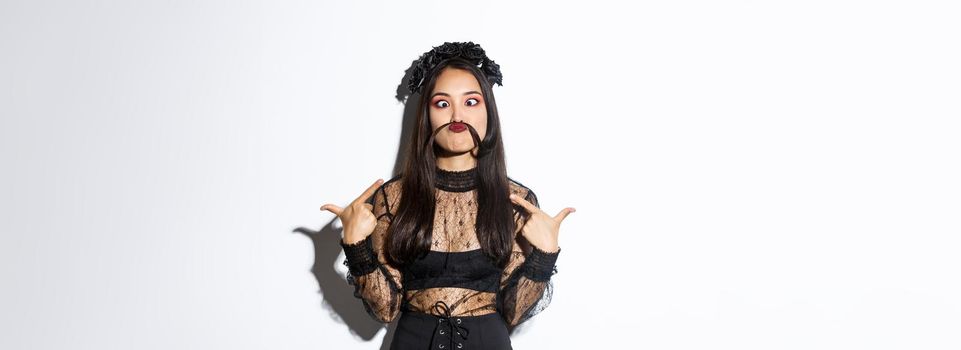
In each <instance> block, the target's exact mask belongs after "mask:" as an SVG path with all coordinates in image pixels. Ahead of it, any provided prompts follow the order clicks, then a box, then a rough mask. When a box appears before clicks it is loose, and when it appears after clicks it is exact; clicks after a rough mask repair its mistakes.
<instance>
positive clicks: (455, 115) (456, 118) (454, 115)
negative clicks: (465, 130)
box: [450, 106, 464, 122]
mask: <svg viewBox="0 0 961 350" xmlns="http://www.w3.org/2000/svg"><path fill="white" fill-rule="evenodd" d="M451 111H452V112H451V114H450V121H451V122H463V121H464V119H463V118H461V116H460V109H458V108H457V106H453V107H451Z"/></svg>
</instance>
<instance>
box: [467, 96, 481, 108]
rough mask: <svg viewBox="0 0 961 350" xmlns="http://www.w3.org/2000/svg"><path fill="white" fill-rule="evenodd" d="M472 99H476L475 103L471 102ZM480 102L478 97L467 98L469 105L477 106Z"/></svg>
mask: <svg viewBox="0 0 961 350" xmlns="http://www.w3.org/2000/svg"><path fill="white" fill-rule="evenodd" d="M470 101H474V103H470ZM478 103H480V100H478V99H476V98H469V99H467V105H468V106H476V105H477V104H478Z"/></svg>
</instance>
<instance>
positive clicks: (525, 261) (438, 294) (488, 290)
mask: <svg viewBox="0 0 961 350" xmlns="http://www.w3.org/2000/svg"><path fill="white" fill-rule="evenodd" d="M436 173H437V191H436V198H435V199H436V211H435V215H434V231H433V233H432V242H431V251H430V252H429V254H428V255H427V256H426V257H424V258H423V259H422V260H418V261H416V262H414V263H413V264H411V265H409V266H391V265H389V264H388V263H387V262H386V259H385V254H384V251H383V249H384V248H383V247H384V241H385V235H386V233H387V229H388V228H389V226H390V224H391V221H392V220H393V217H394V214H395V213H396V211H395V210H396V208H397V204H398V203H399V200H400V195H401V188H400V187H401V186H400V185H401V183H400V181H398V180H399V177H395V178H393V179H391V180H389V181H387V182H385V183H384V184H382V185H381V187H380V188H378V190H377V192H375V194H374V198H373V211H374V214H375V215H376V216H377V219H378V221H377V226H376V228H375V229H374V232H373V233H372V234H371V235H370V236H369V237H368V238H367V239H365V240H364V241H361V242H358V243H355V244H351V245H346V244H344V243H343V241H341V245H342V246H343V248H344V251H345V255H346V257H347V259H346V260H345V261H344V264H345V265H347V266H348V270H349V273H348V275H347V280H348V282H349V283H350V284H351V285H352V286H353V287H354V296H355V297H357V298H359V299H361V300H362V301H363V304H364V307H365V309H366V310H367V312H368V314H370V315H371V317H373V318H374V319H376V320H378V321H379V322H382V323H389V322H391V321H393V320H394V319H395V318H396V317H397V316H398V314H399V313H400V311H403V310H409V311H419V312H424V313H431V309H432V308H434V306H435V305H437V304H438V303H439V302H443V303H444V304H446V305H447V306H449V307H450V311H451V314H452V315H454V316H479V315H486V314H491V313H495V312H499V313H500V315H501V316H502V318H503V319H504V320H505V323H506V324H507V326H508V328H510V329H513V328H514V327H516V326H518V325H520V324H522V323H523V322H524V321H526V320H528V319H530V318H531V317H533V316H534V315H536V314H538V313H540V312H541V311H543V310H544V309H545V308H546V307H547V306H548V305H549V304H550V301H551V296H552V294H553V284H552V282H551V280H550V279H551V276H552V275H553V274H555V273H557V270H556V268H555V262H556V259H557V257H558V254H559V253H560V251H557V252H552V253H549V252H544V251H541V250H540V249H537V248H536V247H534V246H533V245H531V244H529V243H528V242H527V241H526V239H524V238H523V236H522V235H520V228H521V226H522V224H523V222H520V221H519V218H520V216H519V215H517V213H516V212H515V216H514V217H515V220H518V221H517V231H516V232H515V237H517V239H515V241H514V248H513V251H512V253H511V256H510V259H509V262H508V264H507V266H506V267H504V268H503V269H501V268H499V267H497V266H495V265H494V264H493V262H491V260H490V259H488V258H487V257H486V255H484V254H483V253H482V250H481V246H480V242H479V240H478V238H477V234H476V232H475V230H474V223H475V220H476V213H477V191H476V186H475V184H476V168H474V169H470V170H465V171H447V170H443V169H440V168H437V169H436ZM510 191H511V192H512V193H514V194H516V195H518V196H521V197H523V198H525V199H526V200H528V201H529V202H531V203H532V204H534V205H537V206H539V203H538V201H537V196H536V195H535V194H534V192H533V191H532V190H530V189H529V188H527V187H525V186H524V185H522V184H520V183H519V182H517V181H514V180H513V179H511V180H510Z"/></svg>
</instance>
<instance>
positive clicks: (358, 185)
mask: <svg viewBox="0 0 961 350" xmlns="http://www.w3.org/2000/svg"><path fill="white" fill-rule="evenodd" d="M623 3H624V4H620V3H618V4H615V3H613V2H602V1H590V2H586V3H585V2H577V3H560V2H523V3H522V2H507V1H503V2H501V1H482V2H476V1H474V2H464V3H455V2H449V1H433V2H403V3H401V2H384V3H381V4H370V3H368V2H348V1H331V2H328V3H324V2H320V1H206V0H205V1H198V0H191V1H19V0H13V1H11V0H5V1H3V2H2V3H0V51H2V54H0V116H2V124H0V161H2V167H3V168H2V173H0V176H2V181H0V183H2V192H0V204H2V207H0V215H2V222H0V229H2V240H0V269H2V270H0V271H2V275H0V281H2V282H0V283H2V288H0V310H2V311H0V348H3V349H378V348H383V349H386V344H384V343H383V338H384V336H385V334H386V333H387V331H388V329H380V328H378V325H377V324H376V323H374V322H373V321H372V320H371V319H370V318H369V317H368V316H367V315H366V314H365V313H364V312H363V309H362V305H361V304H360V302H359V301H358V300H356V299H351V298H352V296H350V295H349V294H346V293H349V289H347V288H348V286H347V284H346V282H345V281H343V273H344V272H345V271H344V266H343V265H341V262H342V261H343V256H342V255H341V251H340V248H339V247H338V246H336V245H335V243H336V240H337V239H339V233H338V231H337V227H338V226H337V225H338V224H339V222H336V221H335V220H333V219H334V217H333V214H331V213H329V212H320V211H319V207H320V205H321V204H324V203H327V202H333V203H339V204H346V203H347V202H349V201H350V200H352V199H353V198H355V197H356V196H357V195H359V194H360V193H361V192H362V191H363V189H364V188H366V187H367V186H368V185H369V184H370V183H372V182H373V181H374V180H376V179H377V178H384V179H387V178H389V177H390V176H391V171H392V169H393V167H394V162H395V160H396V156H397V147H398V145H399V142H400V139H399V137H400V132H401V121H402V120H403V116H404V114H405V106H404V105H403V104H402V103H401V102H399V101H398V100H397V99H396V97H395V95H396V93H397V89H398V87H399V85H400V84H402V83H403V80H402V79H403V77H404V71H405V70H406V69H407V68H408V67H409V66H410V63H411V62H412V61H413V60H414V59H416V58H417V57H418V56H419V55H420V54H422V53H423V52H425V51H427V50H429V49H430V48H431V47H432V46H436V45H440V44H441V43H443V42H444V41H474V42H475V43H478V44H481V45H482V46H483V47H484V48H485V49H486V50H487V53H488V54H489V55H490V57H491V58H492V59H494V60H495V61H496V62H497V63H498V64H500V65H501V69H502V72H503V73H504V86H497V87H495V88H494V92H495V95H496V97H497V101H498V104H499V107H500V113H501V118H502V122H503V128H504V137H505V144H506V147H507V155H508V167H509V175H510V176H511V177H512V178H515V179H517V180H519V181H521V182H522V183H524V184H525V185H527V186H529V187H531V188H532V189H534V191H535V192H536V193H537V194H538V196H539V199H540V200H541V204H542V208H544V209H545V210H546V211H548V212H549V213H552V214H556V213H557V212H558V211H560V210H561V209H562V208H564V207H566V206H572V207H575V208H577V212H576V213H573V214H571V215H570V216H569V217H568V218H567V220H566V221H565V222H564V224H563V226H562V229H561V236H560V246H561V247H562V248H563V254H562V255H561V257H560V259H559V260H558V271H559V273H558V274H557V275H555V276H554V281H555V286H556V291H555V294H554V301H553V304H552V305H551V306H550V307H549V308H548V309H547V310H545V311H544V312H543V313H542V314H540V315H538V316H537V317H535V318H534V319H533V320H531V321H530V322H529V323H528V324H527V325H526V327H525V328H524V329H523V331H522V332H520V333H519V334H517V335H516V336H515V337H514V338H513V344H514V347H515V348H516V349H548V348H559V347H563V348H566V349H574V348H597V349H599V348H604V347H612V346H623V347H625V348H637V349H642V348H643V349H958V348H961V336H959V333H958V330H959V329H961V280H959V278H958V276H959V268H958V266H961V255H959V254H958V251H959V249H961V244H959V240H958V235H959V233H961V230H959V229H961V215H959V214H961V184H959V181H958V179H961V162H959V161H961V157H959V156H961V154H959V153H961V152H959V151H961V138H959V134H961V121H959V117H961V105H959V102H961V101H959V96H961V83H959V82H961V65H959V64H958V62H961V48H959V43H961V35H959V33H961V21H959V20H958V18H959V16H961V12H959V10H958V7H957V6H956V5H954V2H952V1H793V2H786V1H785V2H777V1H747V0H744V1H724V2H719V1H670V2H668V1H665V2H656V3H653V2H652V3H636V2H631V3H634V4H630V5H628V4H627V3H629V2H623Z"/></svg>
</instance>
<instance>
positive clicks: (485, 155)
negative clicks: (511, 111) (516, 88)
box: [386, 58, 527, 267]
mask: <svg viewBox="0 0 961 350" xmlns="http://www.w3.org/2000/svg"><path fill="white" fill-rule="evenodd" d="M447 67H451V68H457V69H463V70H466V71H468V72H471V73H472V74H473V75H474V78H476V79H477V82H478V83H479V84H480V88H481V93H483V96H484V100H485V105H486V108H487V130H486V134H485V137H484V139H483V140H480V137H479V136H478V134H477V131H476V130H474V128H473V126H471V125H468V130H469V131H470V132H471V135H472V136H473V138H474V143H475V144H479V146H480V147H479V149H478V153H477V206H476V208H477V221H476V223H475V231H476V232H477V238H478V240H479V241H480V245H481V249H482V250H483V251H484V253H485V254H486V255H487V256H488V257H490V258H491V259H492V260H493V261H494V262H495V263H496V264H497V265H498V266H500V267H504V266H505V265H506V263H507V261H508V258H509V256H510V252H511V249H512V247H513V243H514V230H515V229H516V224H515V221H514V220H515V219H516V217H515V213H516V214H518V215H520V216H521V217H523V219H524V220H525V221H526V220H527V213H526V212H525V211H524V210H523V209H520V207H519V206H515V205H514V204H513V203H512V202H511V201H510V198H509V197H508V196H509V194H510V183H509V181H510V180H509V179H508V177H507V167H506V166H505V162H504V144H503V142H502V139H501V126H500V118H499V117H498V114H497V103H496V102H495V101H494V93H493V92H492V91H491V84H490V82H489V81H488V80H487V78H486V76H485V75H484V74H483V73H482V72H481V71H480V70H479V69H478V68H477V67H476V66H474V65H473V64H471V63H469V62H467V61H465V60H462V59H458V58H452V59H449V60H447V61H445V62H441V63H440V64H438V65H437V66H435V67H434V69H432V70H431V71H430V72H429V73H428V74H427V76H426V77H425V84H424V87H423V90H421V91H422V92H421V94H420V99H419V102H418V108H417V118H416V123H415V126H414V128H413V131H412V132H411V133H410V135H411V139H410V144H409V147H407V149H408V153H407V156H406V157H405V162H404V170H403V171H402V172H401V173H400V174H399V175H398V177H400V178H401V180H399V181H401V198H400V202H399V203H398V205H397V211H396V213H395V214H394V216H393V219H392V220H391V225H390V229H389V230H388V232H387V239H386V244H387V247H386V248H387V249H386V250H387V260H388V261H389V262H390V263H391V264H396V265H399V266H403V265H406V264H407V263H409V262H412V261H413V260H415V259H417V258H419V257H422V256H423V255H425V254H427V253H428V251H429V250H430V247H431V239H432V237H431V236H432V232H433V226H434V225H433V223H434V211H435V209H436V206H435V204H436V203H435V198H436V197H435V196H436V188H435V187H434V186H435V178H434V176H435V167H436V166H437V162H436V152H437V151H438V148H439V147H438V146H436V145H435V144H434V142H433V141H434V135H436V132H437V131H439V130H441V129H443V128H444V127H445V126H446V124H445V125H444V126H441V127H440V128H438V129H437V130H432V129H431V125H430V112H429V106H428V104H429V101H430V97H431V96H430V92H431V91H433V89H434V86H435V85H436V83H437V77H438V76H439V75H440V72H441V71H443V69H444V68H447ZM515 207H517V209H518V210H517V211H516V212H515Z"/></svg>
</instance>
